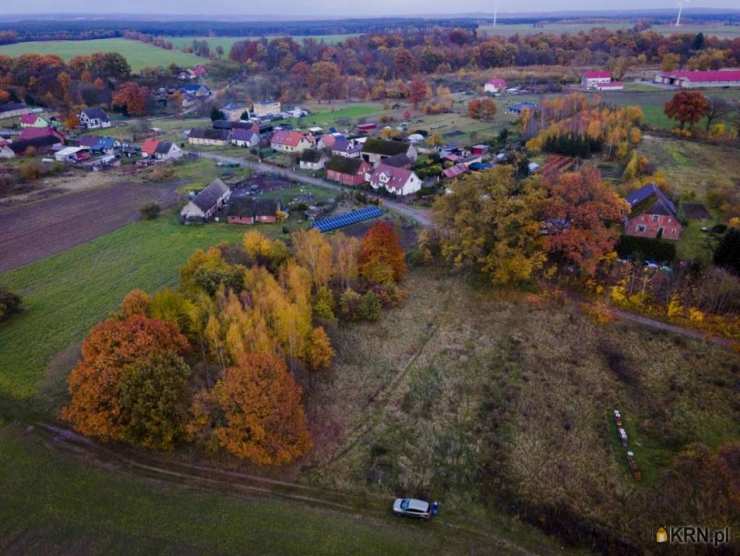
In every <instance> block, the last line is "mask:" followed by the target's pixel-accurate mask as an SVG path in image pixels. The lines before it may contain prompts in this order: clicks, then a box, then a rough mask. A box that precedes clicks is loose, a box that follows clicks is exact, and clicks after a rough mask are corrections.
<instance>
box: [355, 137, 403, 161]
mask: <svg viewBox="0 0 740 556" xmlns="http://www.w3.org/2000/svg"><path fill="white" fill-rule="evenodd" d="M408 150H409V144H408V143H404V142H402V141H388V140H386V139H378V138H375V137H372V138H370V139H368V140H367V141H365V145H364V146H363V147H362V152H364V153H371V154H380V155H385V156H393V155H394V154H401V153H405V152H408Z"/></svg>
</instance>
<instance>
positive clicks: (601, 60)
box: [229, 28, 740, 79]
mask: <svg viewBox="0 0 740 556" xmlns="http://www.w3.org/2000/svg"><path fill="white" fill-rule="evenodd" d="M694 39H695V36H694V35H687V34H680V35H670V36H663V35H660V34H658V33H655V32H652V31H644V32H638V31H635V30H628V31H608V30H606V29H593V30H591V31H590V32H587V33H586V32H581V33H574V34H562V35H556V34H549V33H542V34H536V35H513V36H511V37H493V38H486V37H482V38H481V37H479V36H478V35H477V34H476V32H475V31H474V30H471V29H462V28H456V29H435V30H432V31H425V32H416V33H415V32H408V31H407V32H405V33H385V34H372V33H370V34H364V35H360V36H357V37H350V38H348V39H346V40H345V41H343V42H342V43H339V44H336V45H328V44H325V43H320V42H317V41H313V40H310V39H309V40H304V41H302V42H298V41H296V40H294V39H292V38H289V37H285V38H277V39H272V40H268V39H264V38H263V39H255V40H245V41H240V42H238V43H235V44H234V45H233V47H232V49H231V52H230V55H229V57H230V58H231V60H233V61H236V62H239V63H241V64H245V65H248V66H250V68H253V69H254V70H255V71H274V70H278V71H280V70H282V71H286V72H291V71H292V70H293V68H294V66H295V65H296V64H308V65H309V66H311V65H313V64H316V63H320V62H330V63H333V64H336V66H337V68H338V69H339V72H340V74H341V75H344V76H360V77H375V78H380V79H396V78H408V77H410V76H412V75H414V74H416V73H426V74H430V73H445V72H451V71H457V70H460V69H487V68H494V67H508V66H513V65H516V66H530V65H563V66H569V65H575V66H583V65H596V66H606V65H607V64H608V62H609V61H610V60H616V59H629V58H634V59H635V61H637V62H642V63H660V62H661V61H662V59H663V57H664V56H665V55H666V54H675V55H678V56H679V61H685V60H688V58H689V57H691V56H692V55H693V54H695V50H694V49H693V46H695V45H694ZM701 48H708V49H709V48H711V49H717V50H722V51H724V52H725V53H726V57H725V58H726V64H727V65H728V66H732V65H735V64H737V63H738V60H739V59H740V40H738V39H734V40H729V39H719V38H716V37H709V38H706V39H704V40H703V42H702V45H701Z"/></svg>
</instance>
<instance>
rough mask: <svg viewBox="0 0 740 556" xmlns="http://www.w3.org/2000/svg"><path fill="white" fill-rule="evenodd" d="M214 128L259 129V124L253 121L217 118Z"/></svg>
mask: <svg viewBox="0 0 740 556" xmlns="http://www.w3.org/2000/svg"><path fill="white" fill-rule="evenodd" d="M213 129H254V130H255V131H257V130H258V129H259V126H258V125H257V124H255V123H253V122H242V121H239V122H230V121H229V120H215V121H214V122H213Z"/></svg>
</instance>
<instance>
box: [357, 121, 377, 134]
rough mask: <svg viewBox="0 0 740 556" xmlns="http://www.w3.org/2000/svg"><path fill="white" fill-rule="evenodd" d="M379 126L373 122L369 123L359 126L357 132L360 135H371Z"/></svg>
mask: <svg viewBox="0 0 740 556" xmlns="http://www.w3.org/2000/svg"><path fill="white" fill-rule="evenodd" d="M377 127H378V124H376V123H373V122H367V123H364V124H357V131H359V132H360V133H370V132H371V131H374V130H375V129H377Z"/></svg>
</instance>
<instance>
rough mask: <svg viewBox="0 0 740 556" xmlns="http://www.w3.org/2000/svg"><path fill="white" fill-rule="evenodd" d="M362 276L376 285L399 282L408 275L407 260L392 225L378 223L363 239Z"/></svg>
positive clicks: (360, 263) (361, 248) (360, 261)
mask: <svg viewBox="0 0 740 556" xmlns="http://www.w3.org/2000/svg"><path fill="white" fill-rule="evenodd" d="M359 270H360V275H361V276H362V277H363V278H365V279H366V280H368V281H369V282H372V283H375V284H388V283H390V282H399V281H400V280H402V279H403V277H404V276H405V274H406V260H405V255H404V251H403V247H401V241H400V240H399V238H398V233H397V232H396V229H395V228H394V227H393V225H392V224H390V223H388V222H378V223H377V224H374V225H373V227H372V228H370V229H369V230H368V231H367V233H366V234H365V236H364V237H363V238H362V244H361V246H360V256H359Z"/></svg>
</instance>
